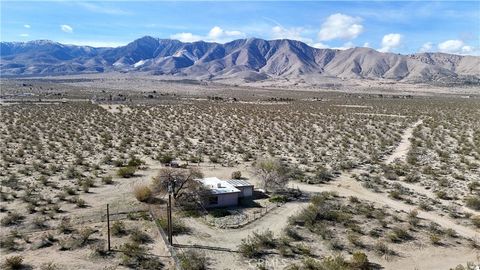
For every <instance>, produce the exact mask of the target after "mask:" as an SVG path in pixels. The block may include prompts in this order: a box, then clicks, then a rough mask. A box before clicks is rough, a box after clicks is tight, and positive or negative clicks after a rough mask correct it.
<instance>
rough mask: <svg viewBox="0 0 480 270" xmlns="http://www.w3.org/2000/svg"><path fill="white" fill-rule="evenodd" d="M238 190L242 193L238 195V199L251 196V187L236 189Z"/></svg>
mask: <svg viewBox="0 0 480 270" xmlns="http://www.w3.org/2000/svg"><path fill="white" fill-rule="evenodd" d="M236 188H238V189H239V190H240V191H241V192H242V193H240V195H239V197H240V198H243V197H252V196H253V187H236Z"/></svg>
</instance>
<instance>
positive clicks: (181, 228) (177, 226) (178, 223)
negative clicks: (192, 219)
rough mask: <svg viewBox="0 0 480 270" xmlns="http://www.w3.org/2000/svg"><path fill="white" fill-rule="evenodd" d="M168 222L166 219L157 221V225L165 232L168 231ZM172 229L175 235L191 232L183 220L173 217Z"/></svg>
mask: <svg viewBox="0 0 480 270" xmlns="http://www.w3.org/2000/svg"><path fill="white" fill-rule="evenodd" d="M167 222H168V221H167V219H166V218H160V219H157V225H159V226H160V227H161V228H162V229H163V230H164V231H165V232H166V231H167V225H168V224H167ZM172 228H173V235H180V234H188V233H190V231H191V230H190V228H189V227H188V226H187V225H186V224H185V223H184V222H183V221H182V220H181V219H179V218H176V217H172Z"/></svg>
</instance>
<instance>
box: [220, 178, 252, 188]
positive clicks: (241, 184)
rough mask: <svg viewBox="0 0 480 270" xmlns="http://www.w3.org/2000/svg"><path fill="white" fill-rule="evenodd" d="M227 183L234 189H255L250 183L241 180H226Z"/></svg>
mask: <svg viewBox="0 0 480 270" xmlns="http://www.w3.org/2000/svg"><path fill="white" fill-rule="evenodd" d="M226 182H227V183H229V184H232V185H233V186H234V187H253V185H252V184H251V183H250V182H247V181H245V180H239V179H231V180H226Z"/></svg>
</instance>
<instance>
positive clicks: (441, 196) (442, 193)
mask: <svg viewBox="0 0 480 270" xmlns="http://www.w3.org/2000/svg"><path fill="white" fill-rule="evenodd" d="M435 195H436V196H437V198H439V199H442V200H450V197H449V196H448V194H447V192H446V191H445V190H438V191H437V192H435Z"/></svg>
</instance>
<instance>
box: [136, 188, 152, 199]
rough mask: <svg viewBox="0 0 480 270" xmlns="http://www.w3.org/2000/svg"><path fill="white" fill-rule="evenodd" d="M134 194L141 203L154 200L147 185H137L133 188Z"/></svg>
mask: <svg viewBox="0 0 480 270" xmlns="http://www.w3.org/2000/svg"><path fill="white" fill-rule="evenodd" d="M133 194H134V195H135V198H136V199H137V200H138V201H140V202H148V201H150V200H151V199H152V190H151V189H150V188H149V187H148V186H146V185H136V186H135V187H134V188H133Z"/></svg>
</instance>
